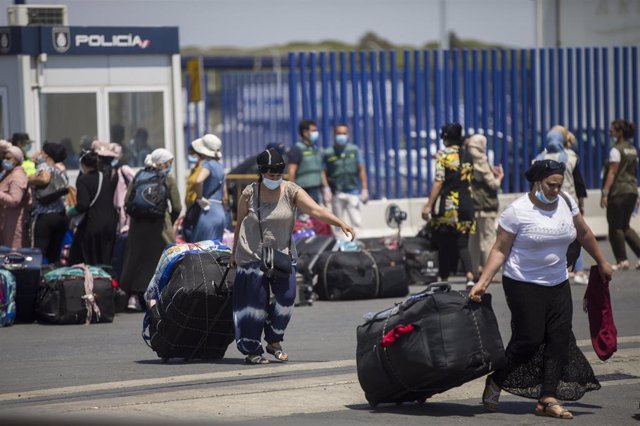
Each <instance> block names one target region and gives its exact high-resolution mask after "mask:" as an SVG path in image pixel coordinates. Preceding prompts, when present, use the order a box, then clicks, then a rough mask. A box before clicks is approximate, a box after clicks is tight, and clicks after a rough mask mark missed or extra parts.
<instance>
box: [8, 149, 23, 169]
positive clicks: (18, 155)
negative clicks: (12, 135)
mask: <svg viewBox="0 0 640 426" xmlns="http://www.w3.org/2000/svg"><path fill="white" fill-rule="evenodd" d="M7 152H8V153H9V154H11V156H12V157H13V159H14V160H16V161H17V162H18V165H20V164H22V162H23V161H24V153H23V152H22V150H21V149H20V148H18V147H17V146H15V145H12V146H10V147H8V148H7Z"/></svg>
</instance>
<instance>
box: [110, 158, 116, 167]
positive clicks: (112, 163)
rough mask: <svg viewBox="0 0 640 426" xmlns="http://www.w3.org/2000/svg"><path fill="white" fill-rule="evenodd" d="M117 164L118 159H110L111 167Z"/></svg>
mask: <svg viewBox="0 0 640 426" xmlns="http://www.w3.org/2000/svg"><path fill="white" fill-rule="evenodd" d="M117 165H118V160H116V159H115V158H114V159H113V160H111V167H115V166H117Z"/></svg>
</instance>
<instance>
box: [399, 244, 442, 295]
mask: <svg viewBox="0 0 640 426" xmlns="http://www.w3.org/2000/svg"><path fill="white" fill-rule="evenodd" d="M402 251H403V252H404V255H405V266H406V270H407V275H408V276H409V281H411V283H412V284H431V283H432V282H435V281H437V280H438V252H437V251H435V250H432V249H431V242H430V241H429V240H427V239H425V238H423V237H419V236H418V237H411V238H404V239H403V240H402Z"/></svg>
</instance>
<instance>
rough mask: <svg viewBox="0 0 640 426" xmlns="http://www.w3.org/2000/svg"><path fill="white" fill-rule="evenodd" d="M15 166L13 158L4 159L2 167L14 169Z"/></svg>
mask: <svg viewBox="0 0 640 426" xmlns="http://www.w3.org/2000/svg"><path fill="white" fill-rule="evenodd" d="M14 167H15V166H14V165H13V161H11V160H2V169H3V170H6V171H11V170H13V168H14Z"/></svg>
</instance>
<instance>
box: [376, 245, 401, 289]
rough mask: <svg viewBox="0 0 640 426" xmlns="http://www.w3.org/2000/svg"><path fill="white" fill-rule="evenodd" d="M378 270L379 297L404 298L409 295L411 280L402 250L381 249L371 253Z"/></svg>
mask: <svg viewBox="0 0 640 426" xmlns="http://www.w3.org/2000/svg"><path fill="white" fill-rule="evenodd" d="M370 254H371V257H373V260H374V261H375V262H376V266H377V268H378V276H379V278H378V280H379V282H380V290H379V292H378V297H404V296H406V295H407V294H409V278H408V277H407V271H406V269H405V259H404V256H403V254H402V252H401V251H400V250H391V249H381V250H375V251H371V252H370Z"/></svg>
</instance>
